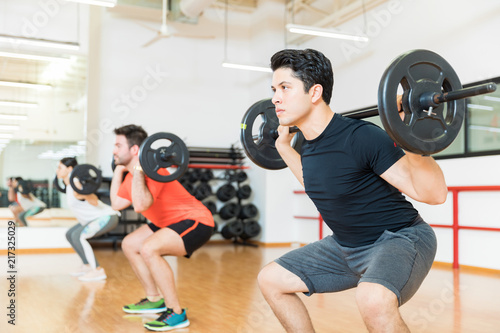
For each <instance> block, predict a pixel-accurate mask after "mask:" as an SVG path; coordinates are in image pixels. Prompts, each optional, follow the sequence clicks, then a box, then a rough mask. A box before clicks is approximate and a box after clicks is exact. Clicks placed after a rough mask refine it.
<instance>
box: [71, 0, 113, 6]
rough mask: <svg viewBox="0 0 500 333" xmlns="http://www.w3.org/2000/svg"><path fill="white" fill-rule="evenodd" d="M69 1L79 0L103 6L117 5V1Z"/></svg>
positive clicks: (82, 1)
mask: <svg viewBox="0 0 500 333" xmlns="http://www.w3.org/2000/svg"><path fill="white" fill-rule="evenodd" d="M66 1H68V2H78V3H83V4H86V5H95V6H103V7H114V6H116V0H115V1H101V0H66Z"/></svg>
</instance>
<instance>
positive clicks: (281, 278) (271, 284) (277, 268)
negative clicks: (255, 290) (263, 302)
mask: <svg viewBox="0 0 500 333" xmlns="http://www.w3.org/2000/svg"><path fill="white" fill-rule="evenodd" d="M257 282H258V284H259V287H260V289H261V291H262V292H263V293H265V292H269V291H274V292H278V293H283V294H293V293H297V292H307V291H308V288H307V286H306V285H305V283H304V282H303V281H302V280H301V279H300V278H299V277H298V276H297V275H295V274H293V273H292V272H290V271H289V270H287V269H286V268H284V267H282V266H281V265H279V264H277V263H275V262H272V263H270V264H268V265H267V266H265V267H264V268H262V270H261V271H260V272H259V275H258V276H257Z"/></svg>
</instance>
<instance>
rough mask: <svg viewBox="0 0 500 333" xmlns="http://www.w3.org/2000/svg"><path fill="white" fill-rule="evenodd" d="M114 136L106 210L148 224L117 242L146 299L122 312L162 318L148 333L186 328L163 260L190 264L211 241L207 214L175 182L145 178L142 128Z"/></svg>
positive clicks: (183, 312) (210, 221)
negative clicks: (175, 258) (129, 210)
mask: <svg viewBox="0 0 500 333" xmlns="http://www.w3.org/2000/svg"><path fill="white" fill-rule="evenodd" d="M115 134H116V141H115V146H114V149H113V158H114V162H115V165H116V168H115V170H114V174H113V179H112V181H111V188H110V197H111V206H112V207H113V209H115V210H122V209H125V208H127V207H129V206H130V205H132V206H133V208H134V211H135V212H137V213H141V214H142V215H143V216H144V217H145V218H146V219H147V220H148V223H147V224H146V225H143V226H141V227H140V228H138V229H136V230H135V231H134V232H132V233H130V234H128V235H127V236H126V237H125V238H124V239H123V242H122V249H123V252H124V253H125V256H126V257H127V259H128V261H129V263H130V265H131V266H132V269H133V270H134V272H135V274H136V275H137V277H138V279H139V281H140V283H141V285H142V287H143V289H144V292H145V296H146V297H145V298H144V299H142V300H141V301H139V302H137V303H135V304H128V305H125V306H124V307H123V311H125V312H127V313H160V312H161V313H162V314H161V315H160V317H159V318H158V319H156V320H154V321H151V322H148V323H146V324H144V326H145V327H146V328H147V329H149V330H154V331H167V330H172V329H175V328H182V327H187V326H189V320H188V319H187V316H186V309H183V308H182V307H181V305H180V301H179V298H178V295H177V290H176V288H175V281H174V274H173V272H172V269H171V268H170V265H169V264H168V262H167V261H165V259H164V258H163V257H162V256H165V255H172V256H186V257H188V258H189V257H190V256H191V254H192V253H193V252H194V251H195V250H197V249H198V248H200V247H201V246H202V245H203V244H205V243H206V242H207V241H208V240H209V239H210V237H211V236H212V233H213V228H214V220H213V217H212V214H211V213H210V211H209V210H208V209H207V208H206V207H205V206H204V205H203V204H202V203H201V202H200V201H198V200H197V199H196V198H195V197H194V196H192V195H191V194H189V193H188V192H187V191H186V190H185V189H184V187H183V186H182V185H181V184H180V183H179V182H178V181H177V180H175V181H172V182H168V183H160V182H157V181H155V180H152V179H150V178H149V177H147V176H145V175H144V172H143V170H142V168H141V166H140V163H139V157H138V155H139V147H140V145H141V143H142V142H143V141H144V140H145V139H146V138H147V136H148V135H147V133H146V131H145V130H144V129H143V128H142V127H141V126H136V125H126V126H123V127H120V128H117V129H115ZM127 171H128V173H127V174H126V176H125V178H124V175H125V173H126V172H127ZM164 172H165V173H167V172H168V171H167V170H164Z"/></svg>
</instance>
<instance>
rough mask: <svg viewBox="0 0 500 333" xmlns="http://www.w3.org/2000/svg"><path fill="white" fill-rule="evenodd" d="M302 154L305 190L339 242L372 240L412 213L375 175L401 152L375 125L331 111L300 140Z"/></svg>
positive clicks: (353, 244)
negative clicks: (315, 132) (313, 133)
mask: <svg viewBox="0 0 500 333" xmlns="http://www.w3.org/2000/svg"><path fill="white" fill-rule="evenodd" d="M301 155H302V170H303V177H304V186H305V190H306V193H307V195H308V196H309V197H310V198H311V200H312V201H313V202H314V204H315V205H316V208H317V209H318V211H319V213H320V214H321V216H322V217H323V219H324V221H325V223H326V224H327V225H328V226H329V227H330V229H332V231H333V233H334V237H335V239H336V240H337V242H339V244H341V245H342V246H346V247H358V246H363V245H368V244H372V243H373V242H375V241H376V240H377V239H378V238H379V237H380V235H381V234H382V233H383V232H384V231H385V230H389V231H393V232H394V231H397V230H400V229H402V228H405V227H407V226H410V225H412V222H413V221H414V220H415V218H417V216H418V212H417V210H416V209H415V208H413V206H412V204H411V203H410V202H408V201H407V200H406V199H405V197H404V196H403V195H402V194H401V192H399V190H398V189H396V188H395V187H394V186H392V185H390V184H389V183H387V182H386V181H385V180H384V179H382V178H381V177H380V175H381V174H382V173H384V172H385V171H386V170H387V169H388V168H389V167H391V166H392V165H393V164H394V163H396V162H397V161H398V160H399V159H400V158H401V157H403V156H404V155H405V153H404V152H403V150H402V149H401V148H399V147H396V145H395V144H394V142H393V141H392V140H391V139H390V138H389V136H388V135H387V133H385V132H384V131H383V130H382V129H381V128H380V127H378V126H376V125H374V124H372V123H369V122H366V121H363V120H356V119H351V118H346V117H343V116H341V115H339V114H334V117H333V119H332V120H331V122H330V123H329V124H328V126H327V127H326V129H325V130H324V131H323V133H321V135H319V136H318V137H317V138H315V139H313V140H309V141H307V140H306V141H305V142H304V144H303V145H302V153H301Z"/></svg>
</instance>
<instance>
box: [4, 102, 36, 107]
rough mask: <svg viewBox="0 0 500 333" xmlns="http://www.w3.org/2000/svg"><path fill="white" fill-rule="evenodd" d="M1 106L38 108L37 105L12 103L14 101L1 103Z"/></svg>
mask: <svg viewBox="0 0 500 333" xmlns="http://www.w3.org/2000/svg"><path fill="white" fill-rule="evenodd" d="M0 106H14V107H22V108H37V107H38V104H37V103H28V102H12V101H0Z"/></svg>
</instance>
